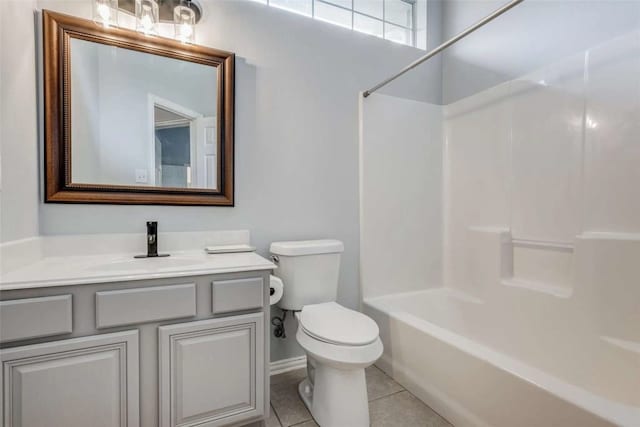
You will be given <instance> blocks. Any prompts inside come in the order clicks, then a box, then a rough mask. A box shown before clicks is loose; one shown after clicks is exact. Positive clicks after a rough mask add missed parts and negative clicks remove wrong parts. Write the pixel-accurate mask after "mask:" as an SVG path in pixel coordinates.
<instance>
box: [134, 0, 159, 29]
mask: <svg viewBox="0 0 640 427" xmlns="http://www.w3.org/2000/svg"><path fill="white" fill-rule="evenodd" d="M136 19H137V27H138V31H140V32H141V33H144V34H147V35H148V34H156V30H157V28H156V26H157V24H158V3H157V2H156V1H154V0H136Z"/></svg>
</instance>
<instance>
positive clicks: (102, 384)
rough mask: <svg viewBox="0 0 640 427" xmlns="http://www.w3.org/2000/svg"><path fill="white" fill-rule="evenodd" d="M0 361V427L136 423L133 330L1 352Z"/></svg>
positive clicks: (95, 426)
mask: <svg viewBox="0 0 640 427" xmlns="http://www.w3.org/2000/svg"><path fill="white" fill-rule="evenodd" d="M0 359H1V361H2V366H3V371H4V372H3V374H4V375H3V378H4V380H3V387H2V391H0V396H1V399H2V411H1V412H0V413H2V420H3V425H4V426H11V427H23V426H28V427H67V426H92V427H101V426H104V427H112V426H137V425H138V424H139V419H138V418H139V415H138V414H139V408H138V332H137V331H126V332H117V333H113V334H104V335H97V336H89V337H82V338H74V339H69V340H61V341H52V342H48V343H43V344H34V345H27V346H21V347H16V348H11V349H6V350H3V351H2V353H0Z"/></svg>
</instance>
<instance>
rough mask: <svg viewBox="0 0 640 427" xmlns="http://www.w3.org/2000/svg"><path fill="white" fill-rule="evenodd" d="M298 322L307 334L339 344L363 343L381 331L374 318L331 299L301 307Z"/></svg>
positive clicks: (369, 340)
mask: <svg viewBox="0 0 640 427" xmlns="http://www.w3.org/2000/svg"><path fill="white" fill-rule="evenodd" d="M299 322H300V327H301V328H302V329H303V330H304V332H305V333H306V334H307V335H309V336H311V337H312V338H315V339H317V340H319V341H322V342H326V343H329V344H334V345H338V346H366V345H368V344H371V343H373V342H374V341H376V339H378V334H379V332H380V331H379V329H378V325H377V324H376V322H374V321H373V319H371V318H369V317H368V316H366V315H364V314H362V313H360V312H357V311H354V310H350V309H348V308H346V307H343V306H341V305H340V304H338V303H336V302H333V301H332V302H327V303H322V304H313V305H306V306H304V307H303V308H302V311H301V312H300V316H299Z"/></svg>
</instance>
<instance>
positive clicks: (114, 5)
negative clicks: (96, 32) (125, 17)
mask: <svg viewBox="0 0 640 427" xmlns="http://www.w3.org/2000/svg"><path fill="white" fill-rule="evenodd" d="M93 20H94V22H95V23H96V24H98V25H102V26H104V27H105V28H106V27H110V26H111V25H118V0H94V6H93Z"/></svg>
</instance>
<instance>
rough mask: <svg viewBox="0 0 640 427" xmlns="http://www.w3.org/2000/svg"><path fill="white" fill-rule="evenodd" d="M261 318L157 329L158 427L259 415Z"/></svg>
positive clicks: (214, 423)
mask: <svg viewBox="0 0 640 427" xmlns="http://www.w3.org/2000/svg"><path fill="white" fill-rule="evenodd" d="M263 328H264V316H263V314H262V313H254V314H247V315H241V316H232V317H228V318H220V319H212V320H203V321H198V322H189V323H181V324H177V325H169V326H162V327H160V328H159V357H160V378H159V387H160V426H161V427H174V426H196V425H197V426H207V427H215V426H222V425H228V424H230V423H233V424H235V423H239V422H241V421H244V420H249V419H252V418H255V417H259V416H262V415H263V414H264V412H265V408H264V395H263V390H264V380H265V378H264V373H265V369H264V368H265V366H264V364H265V354H264V334H263V332H262V331H263Z"/></svg>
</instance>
